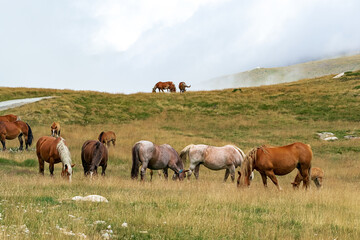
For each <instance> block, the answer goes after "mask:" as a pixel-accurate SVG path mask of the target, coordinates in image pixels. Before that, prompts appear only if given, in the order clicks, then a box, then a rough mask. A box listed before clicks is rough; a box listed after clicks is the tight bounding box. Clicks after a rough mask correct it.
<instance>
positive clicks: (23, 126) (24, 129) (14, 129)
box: [0, 121, 33, 150]
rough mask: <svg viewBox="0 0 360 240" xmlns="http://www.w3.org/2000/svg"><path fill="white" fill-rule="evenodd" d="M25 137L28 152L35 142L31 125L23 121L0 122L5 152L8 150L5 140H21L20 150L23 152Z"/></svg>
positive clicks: (0, 135)
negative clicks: (33, 141)
mask: <svg viewBox="0 0 360 240" xmlns="http://www.w3.org/2000/svg"><path fill="white" fill-rule="evenodd" d="M23 136H24V140H25V145H26V150H28V146H30V145H31V143H32V140H33V134H32V131H31V128H30V126H29V124H27V123H26V122H23V121H16V122H0V141H1V143H2V145H3V150H6V145H5V140H6V139H7V140H12V139H15V138H18V139H19V142H20V147H19V150H23V139H22V137H23Z"/></svg>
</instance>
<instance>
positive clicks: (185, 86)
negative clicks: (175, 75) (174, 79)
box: [179, 82, 191, 93]
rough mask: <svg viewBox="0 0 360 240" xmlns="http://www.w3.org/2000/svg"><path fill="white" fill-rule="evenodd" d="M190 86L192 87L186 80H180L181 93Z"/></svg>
mask: <svg viewBox="0 0 360 240" xmlns="http://www.w3.org/2000/svg"><path fill="white" fill-rule="evenodd" d="M189 87H191V85H190V86H188V85H186V83H185V82H180V83H179V90H180V93H183V92H186V88H189Z"/></svg>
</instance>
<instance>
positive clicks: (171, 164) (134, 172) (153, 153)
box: [131, 141, 187, 181]
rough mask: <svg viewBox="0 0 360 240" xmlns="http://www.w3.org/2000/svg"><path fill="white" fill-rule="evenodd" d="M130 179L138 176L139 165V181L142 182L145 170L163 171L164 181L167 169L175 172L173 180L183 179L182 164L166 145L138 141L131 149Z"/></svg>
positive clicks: (175, 153) (184, 171) (166, 176)
mask: <svg viewBox="0 0 360 240" xmlns="http://www.w3.org/2000/svg"><path fill="white" fill-rule="evenodd" d="M132 161H133V164H132V169H131V178H132V179H136V178H137V177H138V174H139V167H140V163H141V174H140V175H141V180H142V181H143V180H144V177H145V172H146V169H147V168H149V169H151V170H159V169H163V173H164V177H165V179H167V178H168V168H170V169H171V170H173V171H174V172H175V177H173V179H174V180H175V179H177V178H179V179H180V180H183V179H184V178H185V173H186V172H187V170H184V164H183V162H182V161H181V158H180V157H179V155H178V153H177V152H176V151H175V149H173V148H172V147H171V146H170V145H168V144H163V145H160V146H158V145H155V144H154V143H152V142H149V141H139V142H137V143H135V145H134V146H133V148H132Z"/></svg>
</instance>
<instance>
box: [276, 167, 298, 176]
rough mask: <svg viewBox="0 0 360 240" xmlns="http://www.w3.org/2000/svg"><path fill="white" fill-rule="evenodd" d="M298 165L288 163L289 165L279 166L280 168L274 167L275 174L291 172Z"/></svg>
mask: <svg viewBox="0 0 360 240" xmlns="http://www.w3.org/2000/svg"><path fill="white" fill-rule="evenodd" d="M295 167H296V164H292V165H287V166H283V167H279V168H274V173H275V175H279V176H281V175H286V174H289V173H291V172H292V171H293V170H294V169H295Z"/></svg>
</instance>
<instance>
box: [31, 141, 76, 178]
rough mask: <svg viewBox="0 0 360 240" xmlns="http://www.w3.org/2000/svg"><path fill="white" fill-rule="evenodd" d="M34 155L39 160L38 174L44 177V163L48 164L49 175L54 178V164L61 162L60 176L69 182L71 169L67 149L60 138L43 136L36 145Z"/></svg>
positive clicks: (72, 165)
mask: <svg viewBox="0 0 360 240" xmlns="http://www.w3.org/2000/svg"><path fill="white" fill-rule="evenodd" d="M36 155H37V157H38V160H39V173H40V174H42V175H44V162H47V163H49V170H50V175H51V176H54V164H56V163H59V162H61V163H62V171H61V176H62V177H64V178H67V179H69V181H70V182H71V177H72V168H73V167H74V166H75V164H72V163H71V155H70V151H69V148H68V147H67V146H66V143H65V140H64V139H63V138H62V137H58V138H55V137H50V136H43V137H41V138H39V140H38V141H37V143H36Z"/></svg>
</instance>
